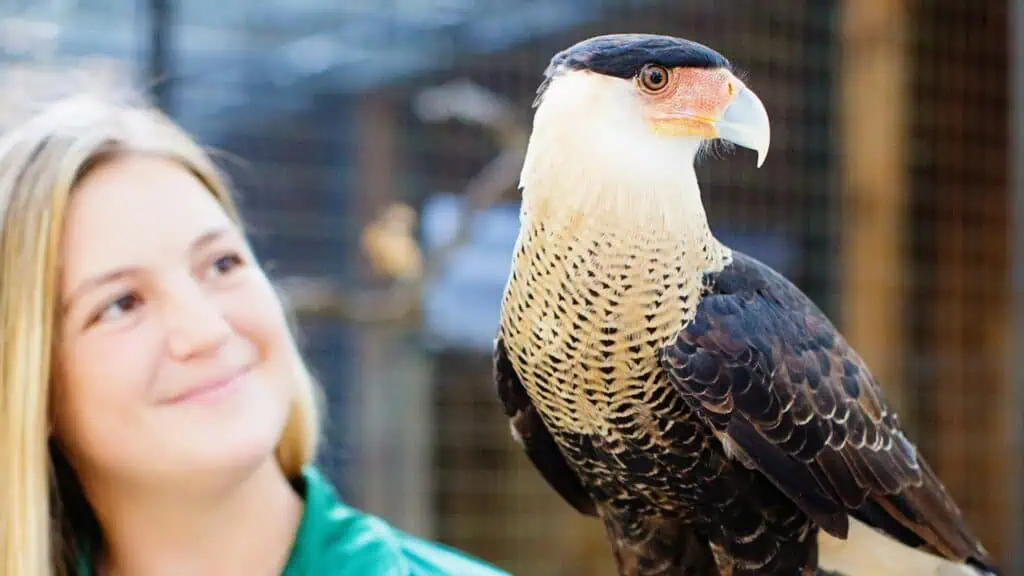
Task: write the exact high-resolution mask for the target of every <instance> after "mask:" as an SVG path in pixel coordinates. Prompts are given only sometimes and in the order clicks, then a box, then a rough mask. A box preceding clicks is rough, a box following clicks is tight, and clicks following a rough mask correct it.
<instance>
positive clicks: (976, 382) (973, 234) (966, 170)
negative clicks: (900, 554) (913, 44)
mask: <svg viewBox="0 0 1024 576" xmlns="http://www.w3.org/2000/svg"><path fill="white" fill-rule="evenodd" d="M921 12H922V13H921V14H920V17H919V18H916V19H915V21H916V22H917V25H918V26H919V27H920V28H921V29H922V30H923V31H924V33H923V34H922V39H923V42H924V49H923V50H922V52H926V53H927V54H928V55H929V56H930V57H931V62H929V63H928V64H929V65H930V66H931V67H933V68H937V69H938V70H939V72H936V73H934V74H933V75H931V84H930V85H928V87H927V88H926V89H925V90H924V93H923V94H922V96H921V97H922V98H927V99H928V100H929V102H930V104H932V105H931V106H929V107H928V108H927V109H926V110H927V111H928V112H927V115H926V116H925V118H924V122H923V125H926V126H938V127H941V129H937V130H936V131H935V132H932V133H931V134H929V137H928V138H927V139H923V146H922V149H923V150H924V151H925V152H926V153H927V156H926V157H927V158H928V159H929V162H928V171H929V172H930V175H931V178H930V179H929V180H928V182H930V186H929V187H928V189H927V190H922V197H921V200H922V202H927V203H928V204H929V205H931V207H932V210H931V211H930V214H932V217H933V218H937V219H938V221H937V223H936V225H935V226H934V231H933V232H932V235H933V237H932V238H931V245H932V246H933V247H934V255H933V258H934V260H933V262H931V265H932V266H934V269H935V272H934V274H933V281H932V283H931V284H932V285H931V286H929V288H930V290H931V292H930V294H928V296H930V302H929V306H928V307H927V309H926V312H925V313H926V316H925V318H924V320H925V321H926V322H928V323H929V328H930V329H929V330H928V342H927V345H928V348H929V353H930V354H931V355H932V356H933V357H934V358H935V359H936V360H937V361H938V362H937V364H938V369H937V370H935V374H934V377H933V378H932V379H931V380H930V381H929V382H928V396H927V398H928V399H929V401H930V403H931V405H932V409H933V410H934V415H935V418H934V420H935V423H934V430H932V431H931V436H932V438H933V439H934V443H935V446H936V450H935V454H934V455H931V454H929V457H930V459H931V461H932V463H933V465H934V468H935V471H936V473H937V474H938V475H939V476H940V477H941V478H942V479H943V481H944V482H945V483H946V485H947V487H948V488H949V491H950V493H951V494H952V495H953V497H954V498H956V500H957V501H958V503H959V504H960V505H961V508H962V509H963V511H964V514H965V515H966V517H967V519H968V521H969V522H970V524H971V525H972V526H973V527H974V531H975V532H976V533H977V534H978V536H979V537H980V538H981V540H982V542H983V543H984V544H985V546H986V547H987V548H988V549H989V551H990V552H992V554H993V555H994V556H995V557H996V558H997V559H998V560H999V561H1001V562H1005V561H1006V558H1008V556H1009V554H1010V550H1011V548H1012V547H1013V545H1014V543H1013V542H1012V534H1011V530H1012V526H1013V519H1014V516H1016V515H1017V514H1019V513H1020V511H1019V510H1014V509H1013V504H1014V502H1015V501H1014V492H1015V491H1016V490H1017V488H1016V486H1018V485H1019V484H1020V479H1019V477H1014V475H1013V474H1012V470H1014V469H1015V467H1014V466H1013V465H1012V464H1011V462H1012V461H1013V460H1014V459H1018V460H1019V459H1020V454H1019V453H1015V452H1012V451H1011V446H1013V445H1014V442H1013V440H1012V439H1011V435H1012V434H1015V433H1016V432H1015V431H1013V430H1012V428H1011V414H1012V412H1011V411H1012V410H1013V409H1014V404H1013V392H1012V384H1011V380H1010V377H1009V374H1008V364H1007V361H1006V358H1007V356H1009V355H1013V354H1016V355H1019V354H1020V351H1019V350H1012V349H1011V348H1010V346H1009V339H1008V335H1007V333H1008V329H1009V327H1010V322H1011V319H1012V314H1011V311H1012V309H1011V306H1010V281H1011V277H1010V268H1011V264H1010V261H1011V258H1010V252H1009V250H1008V247H1009V244H1010V234H1011V232H1010V231H1011V227H1012V226H1013V222H1012V221H1011V220H1010V218H1009V207H1010V206H1011V205H1012V202H1011V196H1010V183H1009V173H1010V168H1009V167H1010V165H1011V163H1015V162H1017V160H1016V157H1013V156H1010V155H1009V154H1008V152H1009V144H1008V143H1009V140H1008V137H1009V135H1008V129H1007V127H1008V126H1009V124H1010V118H1009V116H1008V111H1009V110H1010V106H1009V103H1008V101H1007V86H1008V85H1009V82H1008V78H1007V75H1008V65H1007V48H1008V47H1010V46H1012V45H1013V42H1011V41H1010V39H1009V38H1008V31H1007V28H1008V27H1007V24H1006V22H1007V5H1006V3H1005V2H978V3H963V4H960V3H953V2H948V3H947V2H943V3H934V4H933V3H924V4H922V11H921ZM951 35H958V36H960V37H962V38H970V42H967V43H953V44H951V43H949V42H948V39H949V38H950V37H951ZM978 62H984V66H979V65H978V64H977V63H978ZM1016 256H1017V257H1019V256H1020V255H1019V254H1018V255H1016ZM1004 570H1007V573H1015V572H1014V571H1013V570H1009V569H1008V568H1004Z"/></svg>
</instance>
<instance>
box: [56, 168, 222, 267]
mask: <svg viewBox="0 0 1024 576" xmlns="http://www.w3.org/2000/svg"><path fill="white" fill-rule="evenodd" d="M225 226H233V223H232V222H231V220H230V218H229V217H228V215H227V214H226V213H225V211H224V210H223V208H222V207H221V205H220V204H219V202H218V201H217V199H216V198H215V197H214V195H213V194H212V193H211V192H210V191H209V190H208V189H207V188H206V186H205V185H204V184H203V183H202V182H201V181H200V180H199V179H198V178H197V177H196V176H195V175H194V174H193V173H192V172H191V171H190V170H189V169H188V168H186V167H185V166H184V165H182V164H181V163H179V162H177V161H175V160H173V159H168V158H162V157H157V156H147V155H126V156H119V157H116V158H113V159H111V160H109V161H106V162H104V163H102V164H100V165H98V166H96V167H95V168H94V169H93V170H91V171H90V172H89V173H88V174H87V175H86V176H85V178H83V179H82V181H81V182H79V184H78V185H77V186H76V187H75V189H74V191H73V192H72V196H71V203H70V205H69V206H68V212H67V216H66V221H65V230H64V243H63V249H64V258H63V260H64V265H65V273H67V274H69V275H73V274H74V273H76V272H77V271H78V269H80V268H95V267H98V266H115V265H126V262H124V261H125V260H129V261H131V260H135V261H136V262H133V263H132V265H142V264H144V263H145V262H143V261H145V260H149V259H152V258H156V257H159V256H160V255H161V254H164V253H173V252H178V251H181V250H185V249H187V247H188V245H189V244H190V243H191V242H192V241H193V239H194V238H196V237H197V236H200V235H202V234H204V233H207V232H209V231H210V230H211V229H212V228H223V227H225ZM168 255H169V254H168ZM139 260H142V261H139ZM90 272H91V270H90Z"/></svg>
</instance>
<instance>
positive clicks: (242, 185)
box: [5, 0, 1022, 576]
mask: <svg viewBox="0 0 1024 576" xmlns="http://www.w3.org/2000/svg"><path fill="white" fill-rule="evenodd" d="M100 4H102V6H100ZM153 6H154V7H156V8H161V7H162V8H161V9H159V10H153V11H151V12H147V11H145V10H142V11H137V12H131V11H130V7H129V6H128V4H127V3H125V4H124V6H122V5H120V4H118V3H117V2H112V1H111V2H103V3H98V4H97V7H96V8H95V9H93V8H92V7H91V6H89V7H87V6H85V5H84V4H83V5H77V4H74V3H53V5H52V6H50V12H48V13H47V12H43V11H36V12H33V13H32V14H33V18H36V19H37V20H40V21H44V22H45V21H52V22H55V23H57V24H59V25H61V26H60V30H61V32H60V33H59V34H57V35H56V39H55V40H46V37H45V35H42V36H40V38H43V39H42V40H40V39H39V38H35V37H32V38H30V39H29V40H27V41H26V42H27V43H28V44H27V45H29V46H33V45H35V46H56V48H52V47H51V48H48V49H49V50H52V51H53V52H54V53H57V54H61V55H63V56H62V58H65V59H70V60H68V61H70V62H74V61H75V60H74V58H75V57H76V56H88V55H96V54H101V55H105V56H107V57H109V58H112V59H114V60H116V61H119V62H121V63H123V64H124V65H125V67H126V69H128V70H130V71H131V74H132V75H133V77H134V78H135V80H136V82H137V84H139V85H148V84H150V83H151V81H150V79H151V78H152V76H153V71H154V67H153V65H154V64H156V67H157V68H159V70H160V77H161V82H164V83H165V87H164V89H165V90H166V97H167V102H168V108H169V109H170V110H171V111H172V113H173V114H174V116H175V117H176V118H178V119H179V120H180V121H181V122H182V123H183V124H184V125H185V127H186V128H187V129H189V130H191V131H193V132H194V133H196V134H197V135H198V136H199V137H200V138H201V140H202V141H203V142H204V143H205V144H207V145H209V146H211V147H213V148H215V149H217V150H220V151H222V154H221V158H222V160H223V164H224V166H225V167H226V169H227V170H228V172H229V173H230V174H231V176H232V177H233V179H234V181H235V183H236V184H237V186H238V188H239V189H240V193H241V194H242V200H243V206H244V208H245V211H246V214H247V216H248V217H249V227H250V229H251V232H252V234H253V238H254V240H255V242H256V247H257V250H258V252H259V254H260V256H261V258H262V259H263V260H264V261H265V262H266V263H267V265H268V267H269V268H270V271H271V273H272V274H274V276H275V277H277V278H280V279H281V280H282V286H283V287H284V288H285V289H286V291H288V293H289V295H290V296H291V297H292V298H293V299H294V300H295V302H296V304H297V305H298V307H299V309H300V310H299V311H300V319H301V322H300V325H301V330H302V339H303V346H304V350H305V352H306V355H307V357H308V358H309V360H310V362H311V363H312V365H313V367H314V369H315V371H316V372H317V374H318V377H319V379H320V380H321V382H322V384H323V385H324V388H325V391H326V396H327V399H328V406H329V413H328V417H329V424H328V427H327V434H328V438H327V446H326V448H325V451H324V453H323V454H322V455H321V462H322V463H323V465H324V467H325V469H326V471H327V473H328V475H329V476H330V477H331V478H332V479H333V480H334V481H335V482H337V483H338V484H339V486H340V487H341V488H342V492H343V494H344V495H345V497H346V498H347V499H349V500H350V501H352V502H353V503H354V504H357V505H359V506H362V507H364V508H366V509H368V510H370V511H373V512H376V513H379V514H381V515H382V516H384V517H386V518H388V519H389V520H391V521H393V522H395V523H396V524H398V525H400V526H402V527H404V528H407V529H409V530H412V531H414V532H417V533H420V534H423V535H425V536H428V537H432V538H437V539H440V540H442V541H444V542H447V543H450V544H453V545H455V546H457V547H459V548H462V549H464V550H466V551H468V552H471V553H473V554H476V555H479V556H482V557H484V558H486V559H488V560H490V561H493V562H495V563H497V564H499V565H501V566H503V567H505V568H507V569H509V570H510V571H512V572H513V573H515V574H530V575H538V576H543V575H547V574H551V575H554V574H559V575H569V576H572V575H601V574H612V573H613V569H612V562H611V556H610V552H609V551H608V548H607V546H606V545H605V544H604V535H603V530H602V528H601V527H600V525H599V523H597V522H595V521H593V520H590V519H585V518H582V517H580V516H578V515H577V514H576V513H575V512H574V511H573V510H572V509H571V508H570V507H569V506H567V505H566V504H565V503H564V502H562V501H561V500H560V498H559V497H558V496H556V495H555V494H554V493H553V491H551V490H550V489H549V488H548V487H547V485H546V484H544V482H543V481H542V480H541V478H540V476H539V475H538V474H537V473H536V472H535V471H534V470H533V469H532V467H531V466H530V465H529V464H528V462H527V461H526V459H525V457H524V456H523V455H522V454H521V453H520V451H519V449H518V448H517V446H516V445H515V444H514V443H513V442H512V441H511V438H510V436H509V432H508V424H507V421H506V420H505V419H504V417H503V415H502V414H501V410H500V407H499V405H498V400H497V397H496V394H495V389H494V386H493V384H492V382H491V379H490V370H491V364H490V355H489V354H490V344H491V337H492V335H493V331H494V328H495V327H496V324H497V313H498V308H497V307H498V303H499V299H500V292H501V289H502V286H503V283H504V281H505V278H506V276H507V272H508V261H509V258H510V255H511V244H512V242H513V241H514V238H515V234H516V231H517V228H518V221H517V214H516V210H517V201H518V198H517V194H516V192H515V188H516V179H517V177H518V168H519V165H518V164H517V162H518V161H519V160H520V159H521V153H522V147H523V145H524V138H525V134H526V133H527V132H528V130H529V126H530V113H531V110H530V103H531V102H532V100H533V97H534V93H535V90H536V87H537V84H538V82H539V80H540V76H541V72H542V71H543V69H544V67H545V66H546V64H547V61H548V59H549V58H550V57H551V55H553V54H554V53H555V52H556V51H558V50H560V49H562V48H564V47H565V46H567V45H569V44H571V43H573V42H575V41H577V40H579V39H582V38H584V37H587V36H590V35H594V34H600V33H606V32H622V31H643V32H656V33H668V34H673V35H677V36H684V37H687V38H690V39H693V40H697V41H699V42H702V43H705V44H708V45H710V46H712V47H713V48H715V49H716V50H718V51H720V52H721V53H723V54H725V55H726V56H727V57H728V58H729V59H730V60H731V61H732V62H733V63H734V64H735V65H736V67H737V68H739V70H740V72H741V76H742V77H743V78H744V79H745V80H746V82H747V83H748V84H749V85H750V87H751V88H752V89H753V90H754V91H755V92H757V94H758V95H759V96H760V98H761V99H762V100H763V102H764V103H765V106H766V107H767V109H768V111H769V114H770V116H771V118H772V149H771V152H770V154H769V156H768V159H767V162H766V163H765V165H764V166H763V167H762V168H760V169H756V168H755V165H754V159H753V156H752V153H749V151H744V150H739V151H737V152H735V153H734V154H731V155H729V156H727V157H724V158H709V159H707V160H705V161H703V162H702V164H701V165H700V167H699V169H698V176H699V177H700V179H701V182H702V189H703V193H704V199H705V203H706V206H707V212H708V216H709V219H710V222H711V225H712V228H713V229H714V230H715V232H716V233H717V234H718V235H719V236H720V237H721V238H723V240H725V241H726V242H727V243H729V244H730V245H732V246H733V247H735V248H737V249H739V250H742V251H745V252H747V253H749V254H751V255H754V256H756V257H758V258H760V259H762V260H763V261H765V262H767V263H768V264H770V265H772V266H774V267H775V268H776V269H778V270H779V271H781V272H783V273H784V274H786V275H787V276H789V277H790V278H791V279H793V280H794V281H795V282H796V283H797V284H798V285H799V286H800V287H801V288H803V289H804V290H805V291H806V292H807V293H808V295H810V296H811V298H812V299H814V300H815V301H816V302H817V303H818V304H819V305H820V306H821V307H822V308H823V309H824V310H825V311H826V313H828V314H830V315H832V316H833V317H834V318H835V319H836V321H837V324H839V326H840V328H841V329H844V330H845V329H847V328H848V329H849V335H850V339H851V340H852V341H853V344H854V345H855V346H857V347H858V348H861V347H863V352H864V355H865V357H866V358H867V360H868V361H869V363H871V365H872V366H873V368H874V369H875V370H876V372H878V373H879V374H880V375H882V376H883V380H884V386H885V387H886V388H887V390H889V391H891V395H892V396H893V397H895V398H896V399H897V404H898V405H899V406H900V408H901V410H903V411H904V412H905V414H906V417H905V420H906V423H907V426H908V428H909V429H910V430H911V433H912V435H913V437H914V440H915V441H917V442H918V443H919V445H920V446H921V448H922V452H923V453H924V455H925V456H926V457H927V458H928V459H929V461H931V462H932V463H933V465H934V467H935V468H936V470H937V471H938V472H939V474H940V476H942V478H943V479H944V480H945V481H946V482H947V485H948V487H949V488H950V491H951V492H952V493H953V494H954V496H955V497H956V499H957V500H958V501H959V502H960V503H961V505H962V506H963V508H964V509H965V512H966V514H967V516H968V518H969V519H970V521H971V522H972V524H973V525H974V526H976V527H977V531H978V532H979V533H980V535H981V536H982V538H983V540H984V541H985V542H986V544H987V545H988V546H989V547H990V548H991V549H992V550H993V552H995V553H996V554H997V555H998V556H999V557H1007V556H1009V554H1010V552H1011V550H1012V549H1013V548H1014V547H1020V546H1021V545H1022V543H1020V542H1013V541H1011V539H1010V535H1011V534H1012V533H1013V532H1012V526H1011V525H1012V523H1013V522H1014V521H1015V518H1016V517H1019V516H1020V515H1021V514H1020V512H1022V510H1014V509H1012V508H1011V507H1008V506H1007V504H1008V503H1010V502H1016V500H1014V498H1016V496H1017V495H1016V493H1015V490H1016V488H1015V487H1014V484H1015V483H1016V481H1015V480H1014V479H1013V478H1011V472H1010V470H1011V468H1010V465H1009V462H1010V461H1011V460H1013V459H1017V460H1020V458H1021V454H1020V453H1019V452H1014V450H1017V449H1018V448H1016V447H1015V446H1014V445H1012V442H1011V440H1010V433H1009V426H1010V425H1009V420H1008V419H1009V413H1008V411H1009V410H1010V409H1009V408H1008V406H1011V405H1012V404H1011V402H1010V399H1011V398H1012V386H1011V379H1010V376H1009V374H1008V373H1007V372H1006V370H1007V368H1006V367H1007V365H1008V359H1009V357H1010V356H1011V355H1012V353H1013V351H1012V350H1011V349H1010V348H1009V344H1008V340H1007V332H1008V329H1009V327H1008V325H1007V319H1008V318H1009V316H1010V314H1009V312H1010V306H1011V304H1012V301H1011V296H1010V293H1009V282H1008V280H1009V274H1010V266H1011V263H1012V261H1013V260H1014V258H1019V256H1020V255H1018V254H1013V253H1011V252H1010V251H1009V248H1008V246H1009V244H1008V242H1009V240H1008V239H1009V234H1010V232H1011V230H1012V228H1013V226H1015V225H1016V224H1017V223H1016V222H1014V221H1012V220H1011V218H1010V216H1011V215H1010V212H1009V210H1008V206H1009V205H1010V197H1009V194H1010V182H1009V168H1010V162H1009V156H1008V145H1009V140H1008V138H1009V134H1008V131H1007V126H1008V124H1009V114H1010V111H1011V109H1012V107H1011V102H1010V101H1009V95H1008V91H1007V86H1008V74H1009V68H1008V66H1009V60H1008V58H1009V57H1008V52H1007V45H1008V36H1007V34H1008V31H1007V28H1008V27H1007V25H1006V23H1005V22H1006V19H1007V18H1008V9H1007V5H1006V3H1004V2H996V1H992V2H977V3H973V4H972V3H963V2H957V1H955V0H948V1H947V0H933V1H928V2H918V3H909V2H896V1H886V2H882V1H880V0H878V1H876V0H870V1H869V0H864V1H861V0H858V1H857V2H845V3H843V2H838V1H835V0H819V1H811V0H796V1H791V2H786V3H781V2H775V3H769V2H755V1H753V0H737V1H735V2H720V1H713V0H694V1H690V2H685V3H683V2H669V1H665V0H650V1H641V0H632V1H629V0H622V1H613V0H605V1H595V0H566V1H558V2H555V1H547V0H543V1H541V0H534V1H518V2H517V1H512V0H505V1H498V0H491V1H488V2H483V1H476V2H474V1H472V0H463V1H456V0H444V1H442V0H430V1H428V0H416V1H414V0H405V1H397V0H396V1H392V2H347V3H344V4H343V5H340V6H339V5H337V3H331V2H326V1H323V0H305V1H304V2H300V3H295V2H293V3H291V4H287V5H286V4H285V3H264V4H261V5H260V6H259V7H254V6H251V5H249V4H248V3H242V2H235V1H230V2H229V1H225V2H221V3H219V4H217V3H209V2H196V1H193V0H179V1H177V2H174V1H172V2H167V3H154V4H153ZM126 10H129V11H127V12H126ZM19 14H21V15H23V14H24V11H22V12H19ZM10 16H11V15H10V14H8V15H6V17H7V18H8V20H9V19H10ZM19 17H20V16H19ZM47 18H49V20H47ZM115 22H116V23H117V25H115V24H113V23H115ZM101 24H102V25H101ZM118 27H120V28H118ZM113 28H118V29H120V30H131V31H132V32H124V31H122V32H118V33H114V34H108V33H107V31H109V30H111V29H113ZM161 29H163V30H164V31H165V32H167V35H166V36H165V39H166V40H167V42H168V45H167V46H165V47H164V48H165V50H164V51H163V52H161V53H164V54H165V55H166V56H165V61H163V62H155V63H153V62H151V61H150V59H149V57H148V54H150V51H151V49H152V46H151V43H152V42H151V40H152V38H153V34H154V33H155V32H157V31H159V30H161ZM40 34H42V33H40ZM33 38H35V39H33ZM46 41H49V42H51V44H46V43H45V42H46ZM33 42H35V44H33ZM5 50H6V51H7V52H9V53H10V52H11V50H12V49H11V48H10V47H8V48H5ZM22 53H23V55H22V56H20V57H19V58H17V60H18V61H19V62H25V61H28V62H33V61H35V62H39V61H41V59H42V58H43V56H40V54H39V53H33V52H32V51H31V50H30V49H24V50H22ZM46 54H50V53H49V52H47V53H46ZM46 57H50V56H46ZM14 60H15V58H13V57H9V58H8V59H7V64H6V65H5V70H10V69H11V67H12V66H13V64H11V62H13V61H14ZM889 82H892V83H895V84H893V86H897V88H893V87H892V86H890V85H889V84H888V83H889ZM883 84H884V85H883ZM898 86H902V87H903V88H899V87H898ZM438 87H441V88H440V89H439V88H438ZM1016 105H1017V104H1016V103H1014V104H1013V106H1016ZM467 210H471V211H472V215H471V216H467ZM453 238H454V239H455V240H454V243H453ZM296 280H303V282H297V283H296Z"/></svg>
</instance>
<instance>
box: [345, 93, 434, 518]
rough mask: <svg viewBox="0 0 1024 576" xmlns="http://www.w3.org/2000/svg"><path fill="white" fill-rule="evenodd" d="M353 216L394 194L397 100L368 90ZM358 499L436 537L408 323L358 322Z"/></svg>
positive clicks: (415, 352)
mask: <svg viewBox="0 0 1024 576" xmlns="http://www.w3.org/2000/svg"><path fill="white" fill-rule="evenodd" d="M356 118H357V122H358V123H359V124H358V128H357V132H356V138H357V141H358V145H357V147H356V148H357V150H358V152H357V156H356V173H355V185H354V187H355V191H356V194H357V196H358V198H359V201H358V202H357V204H358V207H357V211H358V212H359V214H358V217H357V218H353V220H354V221H357V222H360V223H361V224H365V223H366V222H369V221H370V219H371V218H373V217H374V216H376V215H377V214H378V213H379V209H380V208H381V207H382V206H385V205H386V204H387V203H388V201H389V200H391V199H393V198H395V192H396V188H397V186H398V184H397V183H396V181H395V174H396V173H397V168H398V166H397V163H398V156H397V150H396V130H397V125H396V124H397V122H396V119H395V113H394V108H393V105H392V104H391V103H390V102H389V101H388V100H387V99H386V98H383V97H381V96H380V95H379V94H372V93H371V94H368V95H365V96H363V97H362V98H361V99H360V100H359V103H358V113H357V114H356ZM357 346H358V349H359V354H358V362H359V370H358V374H359V381H358V382H355V383H353V384H354V387H355V389H356V390H357V391H358V392H357V394H355V397H356V398H355V402H356V406H357V407H358V410H357V414H356V417H357V418H358V420H359V422H358V433H357V434H358V436H359V455H358V462H359V471H360V480H359V482H358V483H357V484H358V491H359V494H360V504H361V505H362V506H363V507H365V508H366V509H367V510H370V511H372V512H374V513H376V514H379V515H381V516H382V517H384V518H386V519H387V520H389V521H391V522H393V523H394V524H395V525H397V526H398V527H400V528H402V529H404V530H408V531H411V532H413V533H415V534H418V535H421V536H426V537H433V535H434V531H435V525H434V518H433V506H432V503H431V500H432V498H431V494H432V490H433V470H434V466H433V461H432V458H433V442H432V441H431V439H432V438H433V430H434V428H433V427H434V423H433V419H432V413H433V412H432V410H431V408H432V406H433V399H432V396H433V395H432V391H431V381H430V374H431V370H430V367H429V366H428V363H429V359H428V358H427V355H426V354H425V353H424V352H422V351H420V350H419V349H418V348H417V344H416V342H415V338H414V337H413V333H411V332H410V331H409V330H408V325H407V324H404V323H402V324H399V325H393V324H364V325H360V334H359V338H358V345H357Z"/></svg>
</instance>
